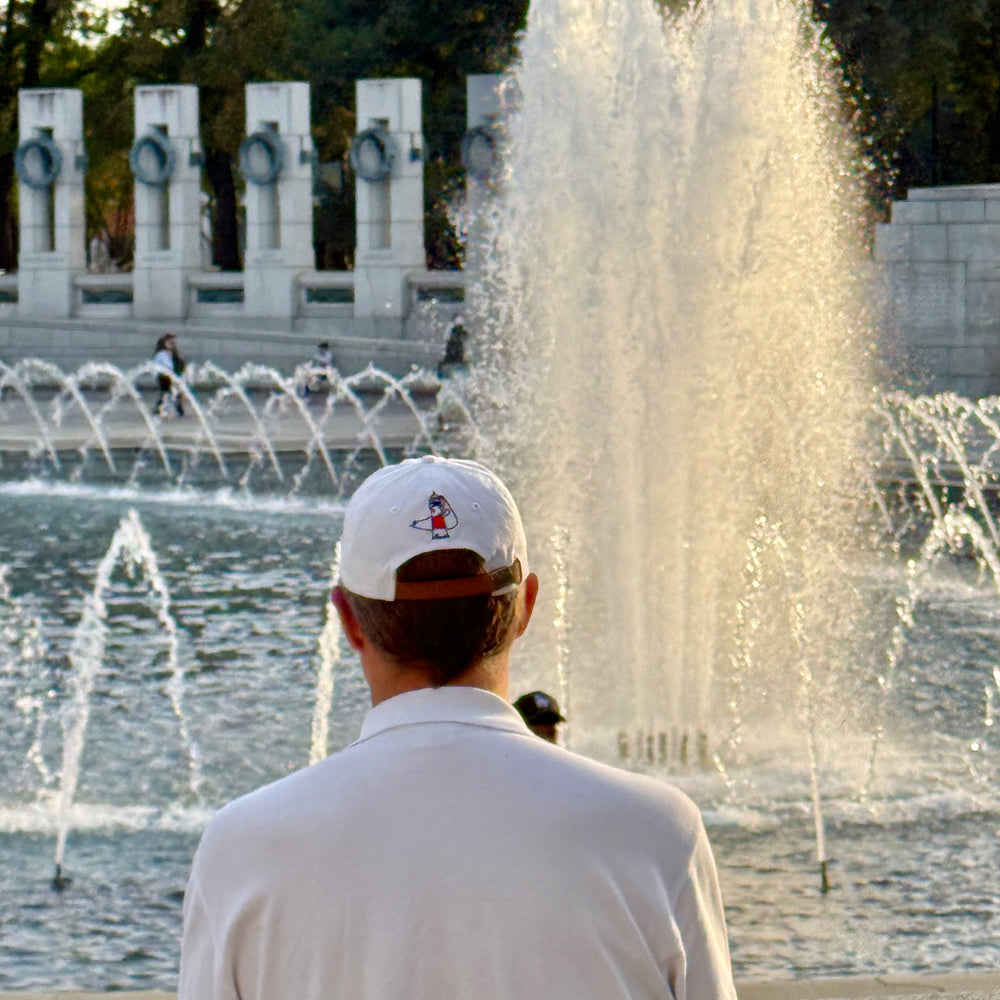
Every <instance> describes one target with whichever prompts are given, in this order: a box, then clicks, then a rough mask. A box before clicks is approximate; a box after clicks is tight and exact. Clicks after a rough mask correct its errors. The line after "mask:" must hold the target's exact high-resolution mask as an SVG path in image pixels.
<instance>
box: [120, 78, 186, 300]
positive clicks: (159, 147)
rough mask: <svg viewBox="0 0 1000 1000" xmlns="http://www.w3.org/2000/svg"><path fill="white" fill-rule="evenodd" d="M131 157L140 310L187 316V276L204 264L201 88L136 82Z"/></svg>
mask: <svg viewBox="0 0 1000 1000" xmlns="http://www.w3.org/2000/svg"><path fill="white" fill-rule="evenodd" d="M129 162H130V164H131V166H132V173H133V174H134V175H135V265H134V269H133V309H134V314H135V317H136V318H137V319H163V320H181V319H184V318H185V317H186V316H187V314H188V311H189V303H188V285H187V280H188V278H189V277H190V276H191V275H192V274H195V273H197V272H199V271H200V270H201V247H200V241H201V229H200V226H199V221H200V220H199V216H200V210H201V200H200V199H201V164H202V154H201V142H200V139H199V128H198V88H197V87H194V86H191V85H177V86H163V87H160V86H149V87H136V91H135V143H134V144H133V146H132V152H131V155H130V157H129Z"/></svg>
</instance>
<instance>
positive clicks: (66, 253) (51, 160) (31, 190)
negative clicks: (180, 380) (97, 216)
mask: <svg viewBox="0 0 1000 1000" xmlns="http://www.w3.org/2000/svg"><path fill="white" fill-rule="evenodd" d="M18 115H19V122H20V126H19V129H20V132H19V139H20V143H19V145H18V147H17V153H16V155H15V167H16V169H17V174H18V179H19V182H20V183H19V185H18V204H19V208H18V215H19V223H20V250H19V253H18V277H17V295H18V315H20V316H23V317H25V318H32V317H67V316H70V315H72V312H73V298H74V286H73V280H74V278H75V277H76V275H78V274H82V273H83V272H84V271H86V269H87V252H86V218H85V212H84V200H83V172H84V169H85V167H86V160H85V157H84V151H83V93H82V91H79V90H63V89H58V90H57V89H52V90H22V91H21V92H20V93H19V94H18Z"/></svg>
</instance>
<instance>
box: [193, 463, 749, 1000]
mask: <svg viewBox="0 0 1000 1000" xmlns="http://www.w3.org/2000/svg"><path fill="white" fill-rule="evenodd" d="M429 511H430V513H428V512H429ZM434 511H437V513H434ZM537 593H538V578H537V577H536V576H535V574H534V573H530V572H529V571H528V551H527V546H526V543H525V536H524V532H523V529H522V526H521V518H520V515H519V514H518V510H517V507H516V505H515V503H514V500H513V499H512V497H511V495H510V493H509V492H508V491H507V489H506V488H505V487H504V485H503V483H502V482H501V481H500V480H499V479H498V478H497V477H496V476H495V475H494V474H493V473H491V472H490V471H488V470H487V469H486V468H484V467H483V466H481V465H478V464H476V463H475V462H468V461H461V460H457V459H441V458H436V457H433V456H426V457H424V458H421V459H410V460H407V461H404V462H402V463H400V464H399V465H394V466H388V467H386V468H383V469H380V470H379V471H377V472H375V473H374V474H373V475H371V476H370V477H369V478H368V479H367V480H365V482H364V483H362V485H361V486H360V488H359V489H358V490H357V492H356V493H355V494H354V496H353V497H352V498H351V500H350V502H349V504H348V507H347V511H346V513H345V516H344V525H343V535H342V538H341V559H340V580H339V583H338V584H337V586H336V587H335V588H334V591H333V595H332V599H333V603H334V605H335V606H336V610H337V613H338V615H339V617H340V621H341V624H342V626H343V629H344V634H345V636H346V638H347V641H348V642H349V643H350V645H351V647H352V648H353V649H354V650H355V651H356V652H357V654H358V656H359V658H360V661H361V668H362V671H363V672H364V676H365V679H366V681H367V683H368V686H369V689H370V692H371V701H372V705H373V707H372V709H371V711H370V712H369V713H368V716H367V718H366V719H365V721H364V724H363V725H362V727H361V735H360V736H359V738H358V739H357V740H356V741H355V742H354V743H352V744H351V745H350V746H348V747H346V748H345V749H343V750H341V751H340V752H338V753H334V754H333V755H331V756H330V757H328V758H326V760H323V761H321V762H320V763H318V764H316V765H314V766H312V767H309V768H305V769H303V770H301V771H298V772H297V773H295V774H292V775H289V776H286V777H284V778H282V779H281V780H279V781H276V782H274V783H273V784H271V785H268V786H266V787H265V788H262V789H258V790H257V791H255V792H251V793H250V794H248V795H245V796H243V797H242V798H239V799H237V800H236V801H234V802H232V803H230V804H229V805H228V806H226V807H225V808H223V809H222V810H221V811H220V812H218V813H217V814H216V815H215V816H214V818H213V819H212V820H211V821H210V822H209V824H208V826H207V828H206V829H205V832H204V834H203V836H202V840H201V843H200V845H199V847H198V850H197V852H196V854H195V858H194V863H193V866H192V871H191V876H190V880H189V883H188V887H187V892H186V894H185V898H184V932H183V941H182V946H181V963H180V981H179V994H178V997H179V1000H237V998H240V1000H330V998H334V997H336V998H343V1000H396V998H398V1000H441V998H444V997H448V998H455V1000H473V998H476V1000H478V998H481V997H482V998H491V1000H501V998H502V1000H518V998H521V1000H535V998H541V997H544V998H545V1000H580V998H587V997H595V998H596V997H600V998H601V1000H626V998H628V1000H652V998H654V997H655V998H667V997H673V998H676V1000H735V997H736V992H735V989H734V987H733V980H732V973H731V968H730V959H729V947H728V943H727V936H726V926H725V921H724V918H723V911H722V903H721V899H720V894H719V887H718V881H717V877H716V869H715V863H714V861H713V857H712V851H711V849H710V847H709V842H708V838H707V837H706V834H705V828H704V825H703V823H702V819H701V815H700V813H699V812H698V809H697V808H696V806H695V805H694V803H692V802H691V800H690V799H688V798H687V797H686V796H685V795H684V794H683V793H682V792H680V791H679V790H677V789H676V788H673V787H672V786H671V785H669V784H667V783H665V782H663V781H659V780H656V779H654V778H651V777H648V776H644V775H638V774H631V773H627V772H624V771H619V770H617V769H615V768H612V767H610V766H607V765H605V764H601V763H598V762H596V761H593V760H589V759H587V758H584V757H580V756H577V755H576V754H573V753H570V752H569V751H568V750H565V749H563V748H561V747H558V746H553V745H551V744H550V743H547V742H545V741H544V740H540V739H538V738H537V737H536V736H534V735H533V734H532V733H531V731H530V730H529V729H528V727H527V725H526V724H525V722H524V720H523V719H522V718H521V716H520V715H519V714H518V713H517V711H516V710H515V709H514V708H513V707H512V706H511V705H510V703H509V701H508V700H507V686H508V672H509V665H510V656H511V650H512V648H513V647H514V646H515V645H516V643H517V642H518V640H519V638H520V637H521V636H522V635H523V634H524V632H525V630H526V629H527V628H528V625H529V622H530V620H531V614H532V609H533V607H534V605H535V597H536V595H537ZM609 669H620V665H619V664H613V665H609Z"/></svg>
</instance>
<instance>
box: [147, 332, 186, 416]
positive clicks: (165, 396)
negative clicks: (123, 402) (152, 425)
mask: <svg viewBox="0 0 1000 1000" xmlns="http://www.w3.org/2000/svg"><path fill="white" fill-rule="evenodd" d="M153 364H154V365H155V366H156V367H157V369H158V371H157V374H156V383H157V386H158V387H159V390H160V395H159V397H158V398H157V400H156V408H155V409H154V410H153V412H154V413H155V414H157V415H158V416H160V417H166V416H174V415H176V416H178V417H183V416H184V402H183V400H182V399H181V394H180V389H179V384H180V377H181V376H182V375H183V374H184V369H185V368H186V367H187V362H186V361H185V360H184V358H182V357H181V353H180V351H179V350H178V349H177V338H176V337H175V336H174V335H173V334H172V333H165V334H164V335H163V336H162V337H160V339H159V340H157V342H156V349H155V353H154V354H153Z"/></svg>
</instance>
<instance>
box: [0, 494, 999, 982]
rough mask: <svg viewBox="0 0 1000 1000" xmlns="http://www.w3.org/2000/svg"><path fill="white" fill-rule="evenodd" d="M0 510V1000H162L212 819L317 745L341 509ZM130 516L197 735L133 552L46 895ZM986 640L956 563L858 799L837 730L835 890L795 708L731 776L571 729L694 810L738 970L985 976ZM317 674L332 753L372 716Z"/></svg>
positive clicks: (344, 683)
mask: <svg viewBox="0 0 1000 1000" xmlns="http://www.w3.org/2000/svg"><path fill="white" fill-rule="evenodd" d="M63 493H64V494H65V495H61V494H63ZM0 501H2V509H3V512H4V525H5V532H4V536H3V539H2V542H0V564H2V565H3V566H5V567H6V570H5V574H4V584H5V587H4V591H3V593H4V596H3V598H2V599H0V626H2V628H3V630H4V635H5V638H6V640H7V642H6V648H5V653H4V658H3V660H2V663H0V787H2V788H3V789H4V792H3V794H2V796H0V873H2V874H0V877H2V879H3V897H4V912H5V915H6V916H5V919H4V922H3V930H2V934H0V988H3V989H8V990H11V989H55V988H67V987H74V988H80V989H105V988H109V987H112V986H118V987H123V988H151V987H156V988H165V989H170V988H172V987H173V986H174V985H175V983H176V964H177V957H178V940H179V933H180V923H181V902H182V893H183V889H184V884H185V880H186V877H187V871H188V866H189V863H190V858H191V855H192V852H193V850H194V847H195V845H196V843H197V838H198V835H199V833H200V831H201V829H202V827H203V825H204V822H205V821H206V820H207V818H208V817H209V816H210V815H211V813H212V812H213V811H214V810H215V809H216V808H217V807H218V806H220V805H221V804H222V803H224V802H225V801H227V800H228V799H230V798H231V797H233V796H234V795H237V794H240V793H241V792H244V791H247V790H249V789H251V788H253V787H256V786H257V785H260V784H262V783H264V782H267V781H270V780H273V779H274V778H277V777H280V776H281V775H282V774H285V773H288V772H289V771H290V770H293V769H296V768H299V767H303V766H306V765H307V764H308V762H309V760H310V757H311V755H312V754H313V752H314V745H313V744H314V741H315V724H314V715H315V708H316V704H317V699H318V698H320V697H322V693H321V691H320V678H321V675H322V673H323V651H322V649H321V645H320V636H321V634H322V632H323V629H324V626H325V625H326V623H327V615H328V606H327V603H326V594H327V589H328V587H329V583H330V575H331V562H332V559H333V553H334V545H335V541H336V538H337V536H338V534H339V528H340V510H341V508H340V505H339V504H337V503H326V502H321V501H315V500H314V501H313V502H312V504H311V505H308V504H305V503H302V502H299V503H288V502H277V501H272V502H270V503H264V502H261V504H260V507H259V508H258V509H254V508H253V506H252V505H249V506H248V505H244V506H242V507H241V506H240V505H239V504H234V503H232V502H226V503H220V502H219V501H218V499H217V498H215V497H213V496H210V495H207V494H191V493H187V494H184V493H181V494H175V495H168V494H164V495H160V496H157V497H153V498H147V499H143V498H142V497H139V498H137V497H135V496H132V497H129V498H127V499H114V498H111V497H110V496H109V494H108V492H107V490H105V489H103V488H102V489H97V488H85V487H60V488H52V487H46V486H41V485H38V484H31V483H27V484H25V483H19V484H14V485H7V486H5V487H4V488H3V492H2V494H0ZM130 510H132V511H134V512H135V517H136V518H137V519H138V521H139V523H141V525H142V528H143V530H144V531H145V532H146V533H147V534H148V538H149V542H150V545H151V547H152V549H153V550H154V551H155V553H156V565H157V571H158V574H159V577H160V583H161V586H162V587H163V588H164V589H165V590H166V591H167V592H168V593H169V597H170V600H169V608H170V615H171V616H172V618H173V620H174V621H175V622H176V627H177V648H176V656H177V659H178V662H179V665H180V668H181V669H182V671H183V679H184V680H183V683H184V688H183V699H182V705H183V722H184V732H182V731H181V726H180V724H179V719H178V715H177V712H176V711H175V705H174V702H173V701H172V699H171V696H170V683H171V677H172V676H173V671H172V669H171V666H170V655H171V642H170V633H169V629H167V628H165V627H164V623H163V619H162V614H161V602H160V596H159V593H158V591H157V588H156V587H154V586H153V585H152V584H151V582H150V580H149V579H147V577H146V576H144V575H143V573H142V572H140V571H136V572H134V573H133V577H132V578H131V579H130V578H129V577H128V575H127V573H126V571H125V564H124V561H123V562H120V563H119V564H118V565H117V567H116V569H115V570H114V572H113V573H112V574H111V576H110V580H109V583H108V585H107V587H106V588H105V589H104V591H103V593H102V600H103V602H104V604H105V615H104V619H103V620H104V623H105V626H106V632H105V636H104V651H103V655H102V659H101V662H100V663H99V664H97V665H96V666H95V670H94V675H93V678H92V681H93V683H92V688H91V691H90V696H89V704H90V717H89V724H88V726H87V730H86V736H85V739H84V741H83V749H82V754H81V757H80V761H79V781H78V785H77V787H76V790H75V796H74V802H73V809H72V812H71V817H72V818H71V822H70V825H69V829H68V836H67V840H66V845H65V854H64V859H63V864H64V874H65V875H66V876H67V877H69V878H72V879H73V881H72V883H71V884H70V885H69V886H68V887H67V888H66V889H65V890H64V891H63V892H56V891H54V890H53V889H52V887H51V879H52V873H53V863H54V858H55V850H56V846H57V842H58V836H59V829H60V814H59V810H58V808H57V803H58V792H59V789H60V786H61V781H60V777H61V776H60V769H61V767H62V766H63V760H64V733H63V726H64V725H65V724H66V723H67V722H69V721H70V720H71V714H70V706H71V704H72V699H73V691H74V683H75V681H74V675H75V672H76V671H78V669H79V665H78V664H76V665H74V663H73V661H72V657H71V652H72V650H73V648H74V642H75V641H78V632H79V630H80V627H81V621H82V620H83V617H84V614H85V609H86V606H87V601H88V600H89V599H90V598H91V597H92V596H93V594H94V588H95V583H96V582H97V576H98V571H99V568H100V566H101V564H102V560H104V559H105V557H106V555H107V553H108V551H109V548H110V547H111V545H112V541H113V539H114V538H115V536H116V532H118V531H119V530H120V528H121V525H122V524H123V523H127V521H128V519H129V514H128V512H129V511H130ZM857 583H858V585H859V586H861V587H863V588H865V589H866V591H867V592H868V593H869V594H870V595H871V599H872V600H873V602H874V601H877V602H881V603H883V604H884V607H885V608H886V609H890V608H892V607H895V606H896V605H895V602H894V600H889V598H890V597H891V598H895V597H905V595H906V593H907V581H906V573H905V571H904V569H903V567H901V566H886V565H873V566H872V567H871V569H870V572H868V573H866V574H860V575H859V576H858V578H857ZM889 627H891V623H890V622H887V631H888V628H889ZM998 640H1000V602H998V600H997V597H996V595H995V591H994V590H993V588H992V585H991V584H990V583H989V582H988V581H986V580H984V579H981V578H980V577H979V576H978V575H977V573H976V572H975V565H974V563H973V562H972V561H971V560H968V559H953V560H949V561H947V562H945V563H938V564H937V566H936V569H935V571H934V573H933V575H932V576H931V577H929V578H927V579H925V581H924V584H923V585H922V588H921V593H920V597H919V599H918V600H917V602H916V603H915V605H914V607H913V626H912V628H911V629H909V630H908V638H907V641H906V651H905V656H904V658H903V662H901V664H900V669H899V671H898V674H897V678H896V683H895V686H894V692H893V697H892V699H891V702H890V707H889V711H888V715H887V717H886V719H885V729H886V735H885V737H884V739H883V742H882V746H881V750H880V756H879V763H878V769H877V775H876V778H875V780H874V782H873V785H872V788H871V790H870V793H869V795H868V797H867V798H866V800H865V801H863V802H859V801H858V792H859V787H860V784H861V783H862V780H863V774H864V765H865V761H866V760H867V756H868V754H869V751H870V741H869V740H868V739H862V740H858V741H851V740H848V741H844V740H840V741H837V740H834V739H833V738H832V737H830V736H829V734H827V737H826V740H825V743H824V746H825V747H826V750H825V753H824V757H823V761H822V763H823V791H824V807H825V821H826V832H827V845H828V853H829V854H830V856H831V858H832V859H833V860H832V862H831V880H832V882H833V884H834V888H833V890H832V891H831V892H830V893H829V894H827V895H825V896H824V895H821V893H820V891H819V878H818V871H817V867H816V844H815V833H814V824H813V817H812V812H811V808H810V802H809V773H808V772H809V768H808V758H807V755H806V752H805V746H804V741H803V734H802V729H801V725H800V722H799V720H798V719H797V718H791V719H790V720H789V725H788V727H787V731H785V732H779V731H775V732H774V733H773V734H772V736H773V739H772V742H771V745H770V746H768V747H761V746H756V747H754V748H748V750H747V756H748V758H751V759H748V760H746V761H745V762H744V764H743V766H742V767H740V768H734V770H733V773H732V774H730V775H727V777H728V778H729V783H728V784H727V782H726V781H724V780H723V778H722V777H721V776H720V774H719V773H718V772H717V771H714V770H711V769H709V770H707V771H706V770H701V769H699V768H698V767H696V766H694V765H691V766H688V767H681V766H679V765H677V764H676V763H675V765H674V766H673V767H669V768H663V767H661V766H660V765H659V764H657V763H653V764H650V763H648V762H645V761H636V760H629V761H624V760H622V759H621V758H620V757H619V756H618V754H619V746H618V742H617V738H616V731H612V730H611V729H610V728H609V732H608V734H607V735H606V736H605V737H598V736H595V734H594V733H592V732H588V730H587V726H586V724H585V723H583V722H580V721H575V722H574V721H573V720H572V718H571V722H570V724H569V725H568V726H566V727H564V729H565V731H564V734H563V735H564V739H565V741H566V742H567V743H568V744H569V745H570V746H571V747H572V746H575V747H585V748H586V749H587V750H588V752H590V753H594V754H595V755H597V756H600V757H602V758H603V759H605V760H607V761H609V762H611V763H619V764H621V765H622V766H628V767H639V768H641V769H644V770H648V771H650V772H651V773H656V774H663V775H664V777H665V779H667V780H675V781H677V782H679V783H680V784H681V785H682V786H683V787H685V788H686V789H687V790H688V791H689V792H690V793H691V794H692V795H693V796H694V797H695V798H696V800H697V801H698V803H699V805H700V806H701V807H702V809H703V811H704V813H705V816H706V820H707V822H708V825H709V829H710V833H711V836H712V839H713V842H714V843H715V846H716V850H717V854H718V860H719V865H720V875H721V879H722V886H723V892H724V895H725V899H726V906H727V913H728V916H729V921H730V933H731V939H732V944H733V954H734V962H735V966H736V970H737V974H738V975H739V976H741V977H762V976H795V975H803V974H817V975H835V974H839V973H863V972H869V973H872V972H886V971H910V970H957V969H965V968H987V967H991V966H994V965H995V964H996V962H997V961H1000V946H998V945H997V943H996V942H997V940H998V938H997V935H996V934H995V928H996V921H997V919H998V910H1000V905H998V900H997V896H996V893H995V892H994V890H993V885H992V873H993V872H994V871H995V867H996V864H997V862H998V860H1000V859H998V858H997V847H996V844H997V833H998V832H1000V803H998V800H997V796H996V793H995V787H996V778H997V775H996V768H995V763H994V756H995V754H994V752H993V750H992V732H993V722H994V720H993V717H992V706H993V705H994V704H995V703H996V702H997V700H998V699H997V697H996V696H997V695H998V694H1000V692H998V691H997V685H996V681H995V679H994V674H993V664H994V650H995V648H996V645H997V642H998ZM545 670H546V665H545V664H542V663H539V662H537V661H534V660H533V659H532V658H531V657H530V656H527V657H525V656H521V657H519V658H518V659H517V661H516V663H515V667H514V672H515V676H514V682H513V689H514V690H515V691H516V690H520V689H522V688H524V689H529V688H531V687H534V686H536V684H537V682H538V679H539V678H540V677H541V676H543V675H544V674H545ZM332 680H333V688H332V692H331V693H330V694H329V696H328V697H329V704H330V712H329V715H328V717H327V721H328V737H327V739H328V748H329V749H330V750H336V749H338V748H339V747H342V746H344V745H345V744H346V743H348V742H350V740H351V739H353V738H354V736H355V735H356V734H357V732H358V729H359V726H360V722H361V719H362V717H363V715H364V712H365V709H366V691H365V687H364V683H363V679H362V677H361V675H360V671H359V668H358V664H357V662H356V660H355V659H354V658H353V656H352V655H351V654H350V652H349V651H348V650H345V651H343V652H342V655H341V657H340V662H339V664H338V665H337V667H336V671H335V675H334V676H333V678H332ZM775 696H776V697H781V696H782V692H781V691H776V692H775ZM584 697H585V693H584V692H574V696H573V699H572V700H573V701H578V700H582V699H583V698H584ZM620 721H621V720H619V722H620ZM624 728H626V729H628V730H632V729H634V724H628V725H625V726H624ZM192 744H193V745H196V746H197V747H198V748H199V771H198V782H197V786H195V785H194V784H193V782H192V772H191V766H190V747H191V745H192ZM668 771H669V772H672V773H671V774H669V775H668V774H667V772H668Z"/></svg>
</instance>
